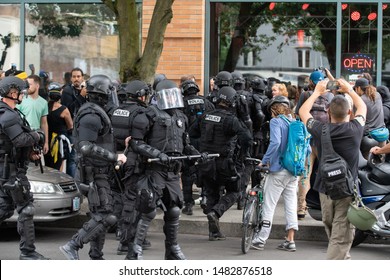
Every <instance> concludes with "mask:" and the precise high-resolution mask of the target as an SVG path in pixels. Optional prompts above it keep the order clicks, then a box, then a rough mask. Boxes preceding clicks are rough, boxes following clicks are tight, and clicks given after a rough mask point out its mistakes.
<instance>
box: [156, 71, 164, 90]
mask: <svg viewBox="0 0 390 280" xmlns="http://www.w3.org/2000/svg"><path fill="white" fill-rule="evenodd" d="M166 79H167V77H166V76H165V75H164V74H156V75H154V81H153V90H156V86H157V85H158V83H159V82H161V81H163V80H166Z"/></svg>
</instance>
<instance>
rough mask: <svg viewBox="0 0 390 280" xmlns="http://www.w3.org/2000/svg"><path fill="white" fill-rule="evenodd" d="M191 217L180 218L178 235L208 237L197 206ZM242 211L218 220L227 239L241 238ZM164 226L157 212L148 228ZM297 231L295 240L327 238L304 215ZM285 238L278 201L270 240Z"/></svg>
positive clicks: (230, 212) (319, 226)
mask: <svg viewBox="0 0 390 280" xmlns="http://www.w3.org/2000/svg"><path fill="white" fill-rule="evenodd" d="M193 212H194V213H193V215H191V216H189V215H184V214H181V216H180V229H179V232H180V233H184V234H199V235H208V221H207V217H206V215H205V214H203V212H202V209H201V208H200V206H199V205H194V207H193ZM241 220H242V210H237V206H236V204H235V205H233V206H232V208H230V209H229V210H228V211H227V212H226V213H225V214H224V215H223V216H222V217H221V219H220V226H221V231H222V233H223V234H225V235H226V236H227V237H241V234H242V233H241V231H242V230H241ZM163 224H164V220H163V213H162V211H159V212H158V214H157V216H156V218H155V220H154V221H153V223H152V226H151V228H150V230H151V231H159V230H161V231H162V226H163ZM298 224H299V231H298V232H297V233H296V235H295V239H297V240H307V241H327V236H326V233H325V230H324V227H323V225H322V222H321V221H316V220H314V219H312V218H311V217H310V216H309V215H306V217H305V219H304V220H301V221H298ZM284 237H285V220H284V206H283V200H280V201H279V203H278V205H277V208H276V211H275V216H274V221H273V225H272V231H271V236H270V238H272V239H273V238H276V239H283V238H284Z"/></svg>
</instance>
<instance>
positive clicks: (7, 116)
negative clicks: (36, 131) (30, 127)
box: [0, 107, 24, 140]
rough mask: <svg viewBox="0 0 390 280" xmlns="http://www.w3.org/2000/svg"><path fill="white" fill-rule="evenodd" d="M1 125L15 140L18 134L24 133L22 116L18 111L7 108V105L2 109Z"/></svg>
mask: <svg viewBox="0 0 390 280" xmlns="http://www.w3.org/2000/svg"><path fill="white" fill-rule="evenodd" d="M0 110H1V111H0V112H1V115H0V127H1V128H2V130H3V131H4V133H5V134H7V136H8V137H9V138H10V139H11V140H13V139H14V138H15V137H16V136H18V135H19V134H20V133H22V132H23V131H24V130H23V127H22V124H21V119H20V116H18V115H17V114H18V113H17V112H16V111H13V110H11V109H7V108H5V107H3V108H1V109H0Z"/></svg>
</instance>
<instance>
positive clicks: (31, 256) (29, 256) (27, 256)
mask: <svg viewBox="0 0 390 280" xmlns="http://www.w3.org/2000/svg"><path fill="white" fill-rule="evenodd" d="M19 260H50V259H49V258H46V257H44V256H42V255H41V254H39V253H38V252H36V251H34V252H28V253H20V256H19Z"/></svg>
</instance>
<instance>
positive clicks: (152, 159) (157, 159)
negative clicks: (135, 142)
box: [148, 154, 219, 162]
mask: <svg viewBox="0 0 390 280" xmlns="http://www.w3.org/2000/svg"><path fill="white" fill-rule="evenodd" d="M201 157H202V155H188V156H177V157H168V160H170V161H172V160H181V159H188V160H190V159H196V158H201ZM213 157H219V154H208V155H207V158H213ZM154 161H160V159H159V158H148V162H154Z"/></svg>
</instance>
